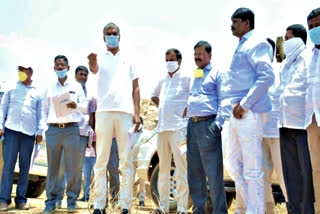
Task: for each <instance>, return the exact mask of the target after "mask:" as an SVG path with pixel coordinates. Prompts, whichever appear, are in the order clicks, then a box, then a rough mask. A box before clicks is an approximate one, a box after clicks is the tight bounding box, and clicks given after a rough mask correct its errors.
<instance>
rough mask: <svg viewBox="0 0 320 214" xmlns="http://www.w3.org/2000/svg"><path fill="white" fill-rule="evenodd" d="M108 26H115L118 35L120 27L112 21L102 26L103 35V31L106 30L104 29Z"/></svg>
mask: <svg viewBox="0 0 320 214" xmlns="http://www.w3.org/2000/svg"><path fill="white" fill-rule="evenodd" d="M109 27H115V28H117V30H118V34H119V35H120V28H119V26H118V25H116V24H115V23H113V22H109V23H108V24H106V25H105V26H104V28H103V35H104V32H105V31H106V29H107V28H109Z"/></svg>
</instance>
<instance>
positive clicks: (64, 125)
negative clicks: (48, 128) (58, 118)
mask: <svg viewBox="0 0 320 214" xmlns="http://www.w3.org/2000/svg"><path fill="white" fill-rule="evenodd" d="M58 126H59V128H60V129H64V128H66V124H64V123H59V124H58Z"/></svg>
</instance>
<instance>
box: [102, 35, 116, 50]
mask: <svg viewBox="0 0 320 214" xmlns="http://www.w3.org/2000/svg"><path fill="white" fill-rule="evenodd" d="M105 38H106V44H107V45H108V46H109V47H110V48H115V47H117V46H118V45H119V36H105Z"/></svg>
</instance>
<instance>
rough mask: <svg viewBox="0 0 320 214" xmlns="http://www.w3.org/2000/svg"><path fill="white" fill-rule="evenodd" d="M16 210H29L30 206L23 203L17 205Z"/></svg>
mask: <svg viewBox="0 0 320 214" xmlns="http://www.w3.org/2000/svg"><path fill="white" fill-rule="evenodd" d="M16 209H18V210H28V209H29V206H28V205H27V204H26V203H24V202H22V203H19V204H16Z"/></svg>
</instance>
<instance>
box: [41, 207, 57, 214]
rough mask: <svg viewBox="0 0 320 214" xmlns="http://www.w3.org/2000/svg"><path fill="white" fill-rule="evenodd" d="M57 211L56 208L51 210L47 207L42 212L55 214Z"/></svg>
mask: <svg viewBox="0 0 320 214" xmlns="http://www.w3.org/2000/svg"><path fill="white" fill-rule="evenodd" d="M55 211H56V208H50V207H46V208H44V210H43V211H42V213H43V214H44V213H54V212H55Z"/></svg>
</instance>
